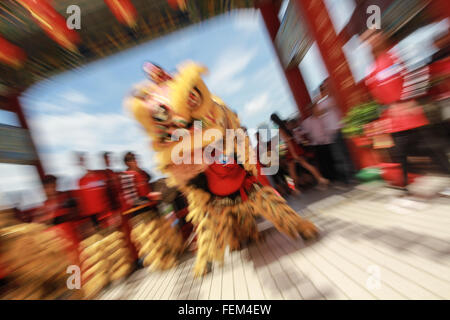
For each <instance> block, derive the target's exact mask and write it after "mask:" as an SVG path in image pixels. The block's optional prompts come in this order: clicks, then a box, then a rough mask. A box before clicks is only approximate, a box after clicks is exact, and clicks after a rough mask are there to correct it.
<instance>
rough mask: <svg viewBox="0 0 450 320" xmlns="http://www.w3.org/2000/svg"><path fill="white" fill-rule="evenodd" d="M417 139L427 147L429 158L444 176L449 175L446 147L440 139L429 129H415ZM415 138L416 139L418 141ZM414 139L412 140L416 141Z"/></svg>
mask: <svg viewBox="0 0 450 320" xmlns="http://www.w3.org/2000/svg"><path fill="white" fill-rule="evenodd" d="M416 135H417V136H418V138H421V141H422V143H423V144H424V145H425V146H426V147H427V149H428V150H427V151H428V153H429V156H430V158H431V159H432V160H433V162H434V163H435V164H436V165H437V166H438V167H439V168H440V170H441V171H442V172H444V173H446V174H450V164H449V162H448V157H447V154H446V145H445V142H444V141H441V140H442V139H441V138H440V137H436V135H435V134H434V133H433V131H432V129H431V128H427V127H422V128H417V134H416ZM418 138H417V139H418ZM417 139H414V140H417Z"/></svg>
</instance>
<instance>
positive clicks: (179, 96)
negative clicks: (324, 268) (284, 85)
mask: <svg viewBox="0 0 450 320" xmlns="http://www.w3.org/2000/svg"><path fill="white" fill-rule="evenodd" d="M205 72H206V68H205V67H203V66H201V65H198V64H196V63H194V62H187V63H185V64H183V65H182V66H180V67H179V68H178V72H177V74H175V75H174V76H173V77H172V79H170V80H167V81H165V82H164V86H158V87H155V86H153V87H152V88H151V90H147V93H148V94H147V95H146V96H145V97H144V98H141V97H135V96H130V97H128V98H127V99H126V101H125V104H126V106H127V107H128V108H129V109H130V110H131V111H132V113H133V114H134V116H135V118H136V119H137V120H138V121H139V122H140V123H141V125H142V126H143V127H144V128H145V130H146V132H147V133H148V134H149V135H150V137H151V138H152V145H153V148H154V150H155V151H156V153H157V154H156V155H157V159H158V165H159V168H160V170H161V171H162V172H163V173H165V174H167V176H168V183H169V184H170V185H172V186H176V187H177V188H178V189H179V190H181V191H182V192H183V193H184V194H185V195H186V197H187V199H188V202H189V214H188V216H187V219H188V220H189V221H191V222H192V223H193V225H194V226H195V227H196V232H197V245H198V252H197V260H196V264H195V268H194V273H195V275H203V274H205V273H206V272H207V270H208V265H209V264H210V263H212V262H213V261H220V262H222V261H223V258H224V252H225V249H226V247H228V246H229V247H230V249H231V250H235V249H238V248H239V245H240V242H241V241H242V240H246V239H249V238H251V239H258V232H257V228H256V222H255V218H256V216H258V215H260V216H263V217H264V218H265V219H267V220H269V221H271V222H272V223H273V224H274V226H275V227H276V228H277V229H278V230H279V231H281V232H283V233H286V234H288V235H289V236H291V237H292V238H296V237H298V236H299V235H300V236H302V237H303V238H305V239H310V238H314V237H316V236H317V229H316V227H315V226H314V225H313V224H312V223H311V222H309V221H307V220H304V219H302V218H301V217H300V216H299V215H298V214H297V213H296V212H295V211H294V210H293V209H291V208H290V207H289V206H288V205H287V203H286V202H285V200H284V199H283V198H281V197H280V196H279V195H277V193H276V191H275V190H274V189H273V188H272V187H269V186H263V185H261V184H260V183H259V182H258V181H257V175H258V172H257V167H256V165H255V164H252V163H251V160H250V159H252V158H251V157H252V156H254V155H253V154H252V149H251V148H250V144H249V139H248V136H247V135H246V134H245V133H244V131H243V130H242V129H239V128H240V123H239V119H238V118H237V115H236V114H235V113H234V112H232V111H231V110H230V109H228V107H226V106H225V104H224V102H223V101H221V100H220V99H219V98H218V97H215V96H213V95H212V94H211V93H210V92H209V90H208V88H207V87H206V85H205V83H204V82H203V80H202V78H201V76H202V74H204V73H205ZM199 123H201V125H198V124H199ZM177 129H178V130H177ZM207 129H215V130H216V131H215V132H219V133H220V134H221V136H220V138H218V137H217V136H215V135H211V134H205V132H206V130H207ZM226 129H234V132H235V133H236V136H237V139H236V140H237V142H236V140H232V141H233V143H229V144H228V145H227V142H228V141H227V140H228V139H226V138H224V139H222V137H226ZM180 132H183V134H181V137H180V134H179V133H180ZM199 132H202V134H201V135H200V142H199V141H198V139H197V140H196V138H195V137H196V136H197V137H198V133H199ZM208 132H211V131H208ZM223 140H225V141H223ZM179 141H180V142H179ZM213 142H214V143H220V144H223V145H224V147H223V148H222V150H224V151H223V152H221V151H220V149H214V150H213V151H212V152H211V153H210V154H211V156H212V157H214V159H215V160H216V161H214V162H207V161H200V162H198V161H195V155H196V154H198V151H200V153H201V154H202V155H203V154H204V153H205V154H206V153H207V152H208V150H209V149H208V148H210V146H211V144H212V143H213ZM242 146H244V147H245V148H244V149H242V148H241V147H242ZM241 150H245V152H244V153H242V151H241ZM172 154H175V155H180V157H181V159H183V161H179V160H176V159H174V157H172ZM175 158H176V157H175ZM217 159H220V161H218V160H217ZM229 159H231V160H240V161H229ZM188 160H191V161H188ZM197 160H198V159H197ZM237 162H238V163H237ZM239 163H240V164H239ZM165 245H166V246H169V245H170V244H169V243H165ZM161 255H163V253H161ZM161 255H160V256H159V257H161ZM159 259H160V258H159Z"/></svg>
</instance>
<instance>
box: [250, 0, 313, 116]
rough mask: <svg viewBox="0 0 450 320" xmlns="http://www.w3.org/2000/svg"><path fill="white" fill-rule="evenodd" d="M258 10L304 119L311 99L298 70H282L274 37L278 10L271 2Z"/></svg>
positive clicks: (260, 6) (277, 26)
mask: <svg viewBox="0 0 450 320" xmlns="http://www.w3.org/2000/svg"><path fill="white" fill-rule="evenodd" d="M258 8H259V9H260V11H261V15H262V17H263V19H264V23H265V25H266V28H267V32H268V33H269V36H270V39H271V40H272V44H273V47H274V49H275V52H276V53H277V57H278V61H279V62H280V65H281V68H282V69H283V71H284V75H285V77H286V80H287V82H288V84H289V87H290V88H291V92H292V95H293V96H294V99H295V102H296V103H297V107H298V110H299V111H300V114H301V115H302V117H304V115H305V114H306V107H307V106H308V104H310V103H311V98H310V97H309V93H308V89H307V88H306V85H305V81H304V80H303V77H302V75H301V73H300V70H299V69H298V68H297V67H293V68H289V69H287V70H285V69H284V67H283V63H282V62H281V57H280V53H279V52H278V49H277V46H276V44H275V37H276V35H277V32H278V29H279V28H280V20H279V19H278V10H279V8H278V6H276V5H275V4H274V3H273V2H271V1H266V2H264V3H262V4H260V5H259V7H258Z"/></svg>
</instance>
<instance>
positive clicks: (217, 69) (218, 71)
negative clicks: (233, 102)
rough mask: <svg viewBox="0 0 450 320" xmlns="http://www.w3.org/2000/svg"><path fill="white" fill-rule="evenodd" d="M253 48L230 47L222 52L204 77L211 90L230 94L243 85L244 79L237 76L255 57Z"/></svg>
mask: <svg viewBox="0 0 450 320" xmlns="http://www.w3.org/2000/svg"><path fill="white" fill-rule="evenodd" d="M256 53H257V51H256V50H255V49H250V50H249V49H244V48H231V49H228V50H227V51H225V52H223V53H222V54H221V55H220V56H219V57H218V59H217V60H216V63H215V64H214V66H213V67H212V68H211V70H210V75H209V76H208V77H207V78H206V81H207V83H208V84H209V87H210V89H211V90H212V91H213V92H221V93H222V94H232V93H235V92H237V91H239V90H240V89H241V88H243V87H244V85H245V81H244V79H243V78H242V77H239V74H241V73H242V72H243V71H244V70H245V69H246V68H247V66H248V64H249V63H250V62H251V61H252V59H253V58H254V57H255V55H256Z"/></svg>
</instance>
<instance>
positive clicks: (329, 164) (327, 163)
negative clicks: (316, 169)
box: [323, 144, 337, 180]
mask: <svg viewBox="0 0 450 320" xmlns="http://www.w3.org/2000/svg"><path fill="white" fill-rule="evenodd" d="M323 160H324V167H325V169H326V177H327V178H328V179H330V180H336V179H337V171H336V162H335V161H334V157H333V154H332V151H331V144H326V145H323Z"/></svg>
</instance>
